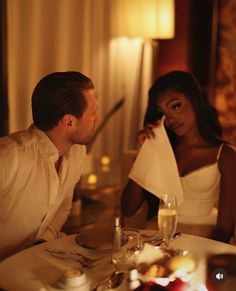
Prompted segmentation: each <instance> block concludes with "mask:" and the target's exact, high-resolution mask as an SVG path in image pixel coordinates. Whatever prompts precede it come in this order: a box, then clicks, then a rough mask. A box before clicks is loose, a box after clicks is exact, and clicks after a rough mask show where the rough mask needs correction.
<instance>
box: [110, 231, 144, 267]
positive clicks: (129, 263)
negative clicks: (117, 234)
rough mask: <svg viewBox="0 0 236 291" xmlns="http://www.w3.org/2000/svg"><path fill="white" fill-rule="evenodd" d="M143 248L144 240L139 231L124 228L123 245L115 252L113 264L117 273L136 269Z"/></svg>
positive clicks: (122, 234)
mask: <svg viewBox="0 0 236 291" xmlns="http://www.w3.org/2000/svg"><path fill="white" fill-rule="evenodd" d="M141 248H142V239H141V235H140V232H139V230H138V229H135V228H122V230H121V245H120V248H119V249H116V250H113V253H112V262H113V264H114V265H115V267H116V270H117V271H122V272H128V271H129V270H130V269H132V268H134V267H135V263H136V255H137V253H138V251H139V250H140V249H141Z"/></svg>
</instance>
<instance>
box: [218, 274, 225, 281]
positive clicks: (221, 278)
mask: <svg viewBox="0 0 236 291" xmlns="http://www.w3.org/2000/svg"><path fill="white" fill-rule="evenodd" d="M216 279H217V280H223V279H224V274H223V273H217V274H216Z"/></svg>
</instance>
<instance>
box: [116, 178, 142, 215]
mask: <svg viewBox="0 0 236 291" xmlns="http://www.w3.org/2000/svg"><path fill="white" fill-rule="evenodd" d="M143 202H144V195H143V191H142V188H141V187H140V186H139V185H138V184H137V183H135V182H134V181H133V180H131V179H129V181H128V183H127V185H126V187H125V189H124V191H123V193H122V196H121V212H122V213H123V214H124V215H125V216H128V217H129V216H132V215H134V214H135V213H136V211H137V210H138V209H139V208H140V207H141V206H142V204H143Z"/></svg>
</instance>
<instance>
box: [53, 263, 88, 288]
mask: <svg viewBox="0 0 236 291" xmlns="http://www.w3.org/2000/svg"><path fill="white" fill-rule="evenodd" d="M56 286H57V287H59V288H61V289H63V290H81V291H89V290H90V283H89V281H88V279H87V277H86V275H85V273H84V272H83V271H82V270H80V269H77V268H71V269H68V270H67V271H65V272H64V273H63V275H62V276H61V277H60V278H59V280H58V281H57V283H56Z"/></svg>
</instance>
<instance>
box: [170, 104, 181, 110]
mask: <svg viewBox="0 0 236 291" xmlns="http://www.w3.org/2000/svg"><path fill="white" fill-rule="evenodd" d="M180 107H181V103H176V104H174V105H172V109H173V110H174V111H176V110H178V109H179V108H180Z"/></svg>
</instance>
